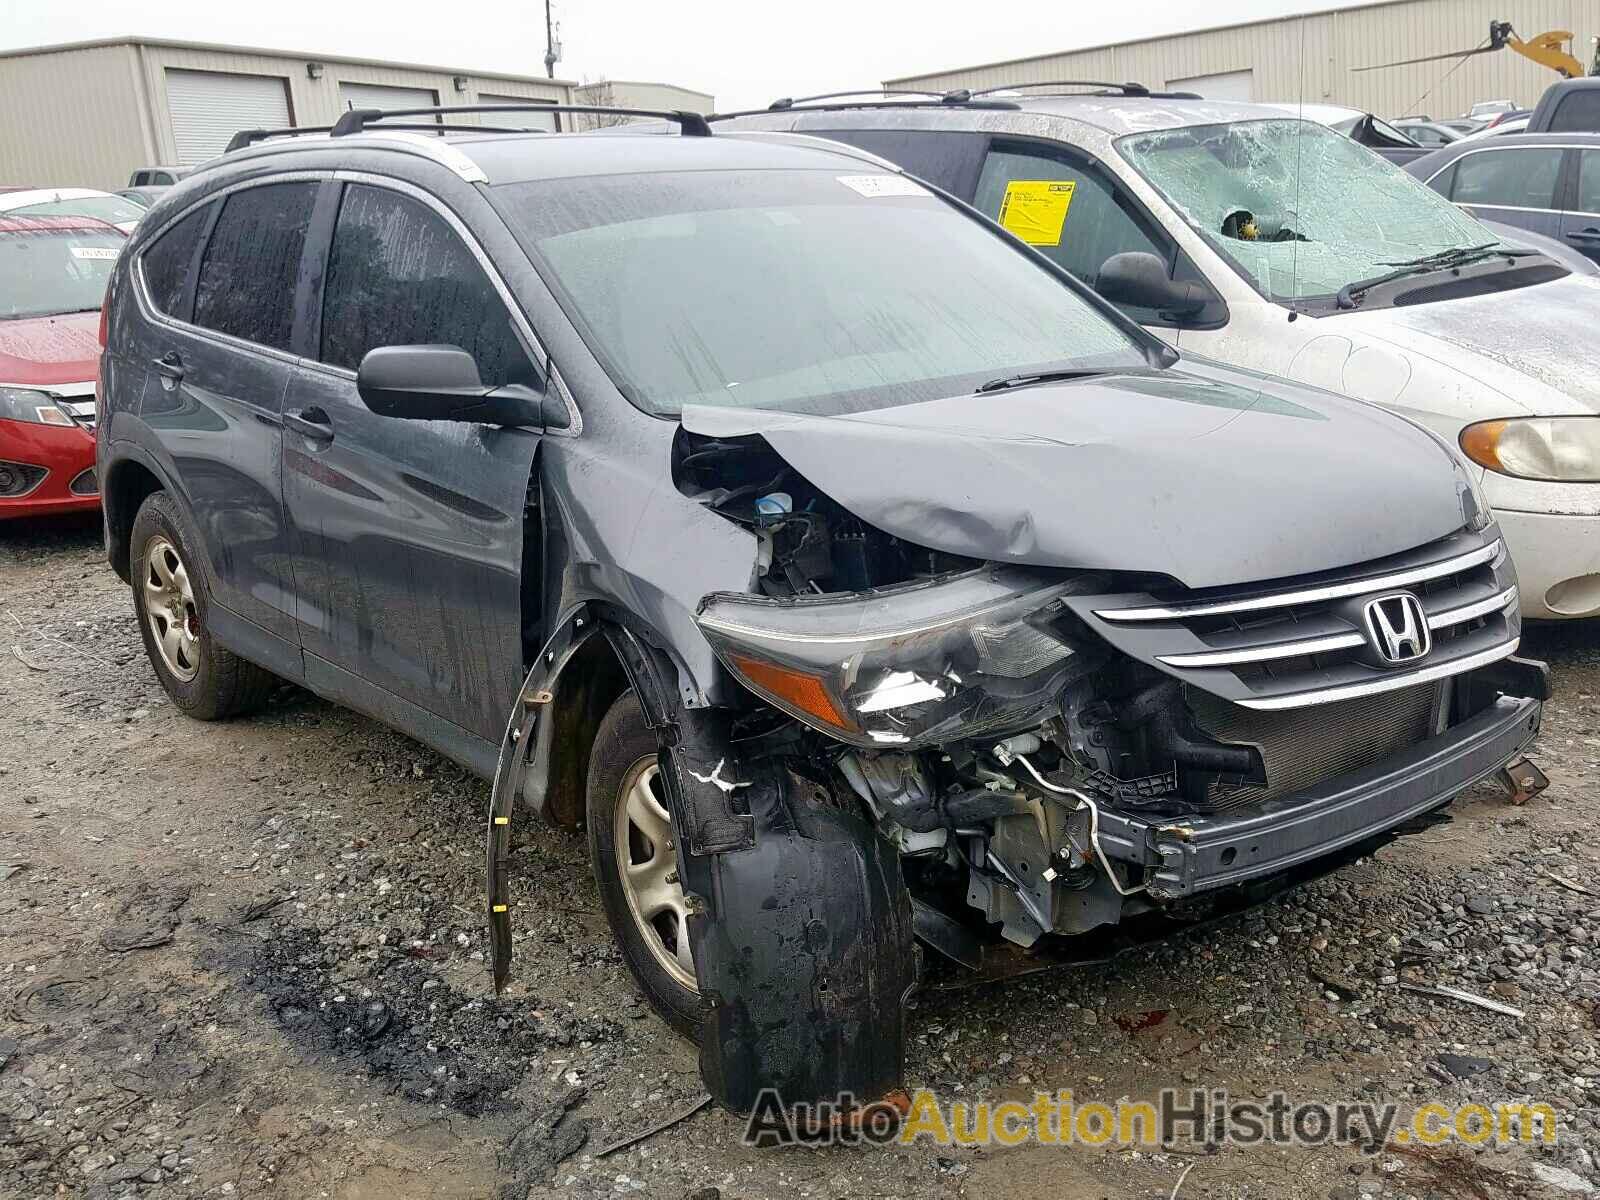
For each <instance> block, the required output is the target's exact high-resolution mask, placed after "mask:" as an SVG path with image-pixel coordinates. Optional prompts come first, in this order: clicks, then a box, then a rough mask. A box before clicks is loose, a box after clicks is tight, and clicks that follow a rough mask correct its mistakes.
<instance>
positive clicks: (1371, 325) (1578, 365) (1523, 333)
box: [1328, 275, 1600, 415]
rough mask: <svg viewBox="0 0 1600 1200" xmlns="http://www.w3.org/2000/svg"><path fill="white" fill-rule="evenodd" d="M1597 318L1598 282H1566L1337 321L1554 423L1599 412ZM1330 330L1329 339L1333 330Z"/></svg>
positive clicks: (1572, 277) (1599, 302)
mask: <svg viewBox="0 0 1600 1200" xmlns="http://www.w3.org/2000/svg"><path fill="white" fill-rule="evenodd" d="M1596 312H1600V279H1593V278H1588V277H1585V276H1579V275H1569V276H1567V277H1566V278H1565V279H1558V280H1555V281H1553V282H1550V283H1544V284H1539V285H1538V286H1536V287H1525V288H1518V289H1517V290H1515V291H1511V292H1495V293H1492V294H1490V295H1487V296H1469V297H1465V298H1463V299H1460V300H1443V301H1439V302H1437V303H1434V304H1413V305H1408V306H1406V307H1404V308H1387V309H1376V310H1374V311H1372V312H1371V313H1352V314H1349V315H1348V316H1344V317H1340V318H1339V320H1340V321H1343V322H1347V323H1348V324H1351V325H1358V326H1359V327H1360V328H1361V329H1362V330H1363V331H1364V332H1366V333H1368V334H1370V335H1372V336H1373V337H1376V338H1380V339H1382V340H1383V341H1386V342H1388V343H1390V344H1391V345H1393V346H1394V347H1396V348H1397V349H1399V350H1402V351H1408V352H1411V353H1414V354H1420V355H1423V356H1425V357H1427V358H1431V359H1434V360H1436V361H1438V362H1441V363H1444V364H1445V365H1447V366H1452V367H1455V368H1457V369H1458V370H1461V371H1464V372H1465V373H1466V374H1467V375H1469V376H1471V377H1472V378H1474V379H1476V380H1478V381H1479V382H1481V383H1484V384H1487V385H1488V386H1490V387H1493V388H1495V389H1496V390H1497V391H1499V392H1501V393H1502V394H1504V395H1505V396H1506V398H1507V399H1509V400H1511V401H1512V402H1513V403H1514V404H1516V405H1519V406H1521V407H1522V408H1525V409H1526V410H1527V411H1529V412H1532V413H1537V414H1540V415H1555V414H1558V413H1574V412H1600V338H1597V337H1596V336H1595V328H1594V326H1595V313H1596ZM1328 324H1329V328H1330V331H1331V330H1333V329H1334V327H1335V325H1336V322H1333V321H1330V322H1328ZM1529 381H1531V382H1532V383H1533V385H1534V386H1533V387H1529V386H1528V384H1529ZM1547 389H1548V390H1547ZM1507 415H1510V414H1507Z"/></svg>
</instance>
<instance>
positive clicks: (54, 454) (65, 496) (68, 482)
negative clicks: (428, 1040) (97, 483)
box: [0, 421, 100, 520]
mask: <svg viewBox="0 0 1600 1200" xmlns="http://www.w3.org/2000/svg"><path fill="white" fill-rule="evenodd" d="M0 459H4V460H6V461H8V462H16V463H22V464H24V465H26V466H30V467H39V468H42V469H43V470H44V471H46V472H47V474H46V475H45V477H44V478H43V479H42V480H40V481H39V483H38V484H36V485H35V486H34V487H33V489H32V490H31V491H29V492H27V493H25V494H24V495H21V496H0V520H4V519H5V518H7V517H42V516H49V515H51V514H53V513H70V512H93V511H94V510H95V509H97V508H99V507H100V493H99V491H98V490H96V491H93V492H90V493H88V494H87V495H85V494H82V493H80V492H74V491H73V490H72V481H73V480H74V479H78V478H79V477H80V476H82V475H83V472H85V471H90V470H92V469H93V468H94V435H93V434H92V433H90V432H89V431H88V430H86V429H81V428H77V427H71V428H69V427H67V426H64V425H35V424H32V423H30V422H23V421H0ZM79 486H80V488H81V487H82V486H83V484H82V483H80V484H79Z"/></svg>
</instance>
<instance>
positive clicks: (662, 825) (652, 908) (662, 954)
mask: <svg viewBox="0 0 1600 1200" xmlns="http://www.w3.org/2000/svg"><path fill="white" fill-rule="evenodd" d="M587 791H588V796H587V808H588V823H589V859H590V863H591V864H592V866H593V868H594V878H595V883H596V884H597V885H598V886H599V889H600V901H601V903H602V904H603V905H604V906H605V910H606V919H607V920H608V921H609V922H610V924H611V931H612V933H613V934H614V935H615V936H616V939H617V945H618V946H619V948H620V949H621V950H622V957H623V958H624V960H626V962H627V964H628V969H629V970H630V971H632V972H633V977H634V979H635V981H636V982H637V983H638V984H639V989H640V990H641V991H642V992H644V994H645V998H646V999H648V1000H649V1001H650V1004H651V1006H652V1007H654V1008H655V1010H656V1012H658V1013H659V1014H660V1015H661V1017H662V1019H663V1020H665V1021H666V1022H667V1024H669V1025H671V1026H672V1027H673V1028H674V1029H676V1030H677V1031H678V1032H679V1033H681V1034H682V1035H683V1036H684V1037H686V1038H688V1039H690V1040H691V1041H698V1040H699V1032H700V992H699V988H698V986H697V984H696V982H695V970H694V959H693V957H692V955H691V954H690V949H689V925H688V905H687V901H686V899H685V896H684V891H683V886H682V884H681V883H680V882H679V880H678V857H677V851H676V847H677V838H676V836H675V835H674V832H673V828H672V817H671V815H670V814H669V812H668V809H667V803H666V791H665V789H664V787H663V784H662V780H661V774H660V767H659V766H658V765H657V759H656V735H655V732H654V731H653V730H652V729H651V728H650V726H649V725H647V724H646V723H645V719H644V713H643V711H642V710H641V709H640V707H639V701H638V698H637V697H636V696H635V695H634V694H633V692H632V691H627V692H624V693H623V694H622V695H621V696H620V697H619V698H618V699H617V702H616V703H615V704H613V705H612V706H611V710H610V711H609V712H608V713H606V715H605V718H604V719H603V720H602V721H601V722H600V728H599V730H598V731H597V732H596V733H595V739H594V750H593V751H592V753H591V754H590V757H589V781H588V789H587Z"/></svg>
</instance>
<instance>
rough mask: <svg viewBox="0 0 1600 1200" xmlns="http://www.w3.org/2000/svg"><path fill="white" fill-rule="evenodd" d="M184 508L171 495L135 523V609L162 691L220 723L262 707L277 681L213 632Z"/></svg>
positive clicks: (146, 508)
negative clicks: (181, 511)
mask: <svg viewBox="0 0 1600 1200" xmlns="http://www.w3.org/2000/svg"><path fill="white" fill-rule="evenodd" d="M192 547H193V543H192V542H191V541H190V539H189V538H188V537H186V536H185V533H184V530H183V525H182V521H181V520H180V518H179V515H178V510H177V506H176V505H175V504H174V503H173V502H172V499H171V497H169V496H168V495H167V494H166V493H165V492H154V493H152V494H151V495H150V496H149V497H147V498H146V499H145V502H144V504H142V505H141V506H140V508H139V513H138V515H137V516H136V517H134V519H133V536H132V538H131V558H132V562H131V568H132V570H131V578H132V581H133V610H134V612H135V614H136V615H137V616H138V619H139V632H140V634H141V635H142V636H143V638H144V649H145V653H146V654H147V655H148V656H149V658H150V665H151V666H153V667H154V668H155V671H156V677H157V678H158V679H160V680H161V686H162V687H164V688H165V689H166V690H167V695H169V696H171V697H172V702H173V703H174V704H176V705H177V706H178V707H179V708H180V709H181V710H182V711H183V712H185V713H186V714H188V715H189V716H191V717H194V718H196V719H198V720H201V721H214V720H217V719H219V718H221V717H231V716H235V715H237V714H239V713H245V712H249V711H251V710H253V709H256V708H259V707H260V706H261V705H262V704H263V703H264V702H265V701H266V698H267V696H268V695H269V694H271V692H272V689H273V687H274V686H275V685H276V683H277V679H276V678H275V677H274V676H273V675H272V674H271V673H270V672H267V671H264V670H262V669H261V668H260V667H258V666H256V665H255V664H254V663H251V662H246V661H245V660H244V659H242V658H240V657H239V656H238V655H236V654H234V653H233V652H231V651H229V650H226V649H224V648H223V647H222V646H220V645H218V644H217V641H216V639H215V638H214V637H213V636H212V634H211V632H210V630H209V629H207V628H206V613H207V611H208V610H209V607H210V595H209V593H207V591H206V585H205V578H204V576H203V575H202V574H201V573H200V566H199V559H198V558H197V557H196V555H195V553H194V551H193V549H192Z"/></svg>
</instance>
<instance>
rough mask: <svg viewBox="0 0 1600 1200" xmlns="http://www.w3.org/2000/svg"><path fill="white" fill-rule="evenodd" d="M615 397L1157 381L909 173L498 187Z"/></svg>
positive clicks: (755, 397)
mask: <svg viewBox="0 0 1600 1200" xmlns="http://www.w3.org/2000/svg"><path fill="white" fill-rule="evenodd" d="M494 195H495V199H496V200H497V201H499V202H500V204H501V207H502V210H503V211H504V212H505V213H506V215H507V218H508V219H509V221H510V222H511V225H512V227H513V228H514V229H515V230H517V232H518V234H519V236H520V237H521V239H522V241H523V244H524V245H525V247H526V248H527V249H528V250H529V252H530V254H532V256H533V258H534V261H535V262H536V263H537V265H538V266H539V268H540V271H541V273H542V274H543V275H544V276H545V278H546V280H547V281H548V282H549V283H550V284H551V286H552V288H553V289H554V290H555V292H556V294H557V296H558V297H559V298H560V300H561V302H562V305H563V307H564V308H565V309H566V311H567V313H568V315H569V316H570V317H571V318H572V320H573V322H574V324H575V325H577V327H578V328H579V330H580V332H581V333H582V334H583V336H584V339H585V341H586V342H587V343H588V345H589V347H590V348H591V349H592V350H593V351H594V353H595V356H596V357H597V358H598V359H599V360H600V361H601V363H602V364H603V365H604V366H605V368H606V370H607V372H608V373H609V374H610V376H611V378H612V380H613V381H614V382H615V383H616V385H617V387H618V389H619V390H620V391H621V392H622V393H623V394H624V395H625V396H627V397H628V399H629V400H631V401H632V402H633V403H634V404H635V405H637V406H639V407H640V408H643V409H645V410H646V411H647V412H652V413H657V414H663V415H673V414H676V413H678V412H680V411H681V410H682V408H683V407H684V406H685V405H689V404H718V405H730V406H738V407H751V408H778V409H788V410H793V411H803V412H812V413H842V412H852V411H863V410H866V409H872V408H881V407H885V406H887V405H892V404H904V403H911V402H914V401H918V400H927V399H934V398H937V397H940V396H950V395H956V394H960V393H961V392H970V391H972V390H973V389H975V388H976V387H978V386H979V385H980V384H982V383H985V382H987V381H989V380H992V379H994V378H996V377H998V376H1005V375H1012V374H1017V373H1026V372H1039V371H1051V370H1071V369H1089V370H1093V369H1110V368H1144V367H1145V366H1147V362H1146V359H1145V357H1144V354H1143V351H1142V350H1141V348H1140V347H1139V345H1138V344H1137V343H1136V342H1135V341H1134V339H1133V337H1132V336H1130V335H1129V334H1127V333H1124V332H1123V330H1122V329H1121V328H1120V327H1119V326H1117V325H1116V324H1114V323H1113V322H1112V320H1111V319H1109V318H1108V317H1106V316H1104V315H1103V314H1102V313H1101V312H1100V311H1099V310H1097V309H1096V308H1095V307H1094V306H1093V305H1092V304H1091V303H1090V302H1089V301H1087V300H1085V299H1083V298H1082V297H1080V296H1079V295H1077V294H1076V293H1075V292H1073V291H1072V290H1071V289H1070V288H1069V287H1068V286H1067V285H1066V284H1065V283H1063V282H1062V281H1061V280H1060V278H1059V277H1057V276H1055V275H1054V274H1052V273H1051V272H1050V271H1049V270H1047V269H1046V268H1045V267H1043V266H1041V265H1040V264H1039V263H1037V262H1036V261H1034V260H1033V259H1032V258H1031V257H1030V256H1029V254H1028V252H1026V251H1024V250H1022V249H1021V248H1020V247H1017V246H1016V245H1014V244H1013V243H1011V242H1010V240H1009V239H1008V238H1006V237H1004V236H1003V235H999V234H997V233H995V232H994V231H992V230H991V229H990V228H988V227H987V226H985V225H983V224H982V223H981V222H979V221H977V220H974V219H973V218H972V217H970V216H968V215H966V214H964V213H963V212H962V211H960V210H958V209H956V208H955V207H953V206H951V205H949V204H947V203H945V202H944V201H942V200H940V199H938V198H937V197H935V196H934V195H932V194H931V193H930V192H928V191H927V190H926V189H924V188H923V187H922V186H921V185H919V184H916V183H913V182H912V181H910V180H908V179H906V178H904V177H902V176H899V175H884V174H859V175H857V174H840V173H837V172H833V171H811V170H806V171H797V170H768V171H744V172H733V171H694V172H674V173H668V174H649V175H642V174H641V175H616V176H598V177H593V176H591V177H586V178H580V179H558V180H542V181H538V182H533V183H521V184H508V185H504V186H502V187H499V188H496V189H495V193H494Z"/></svg>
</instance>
